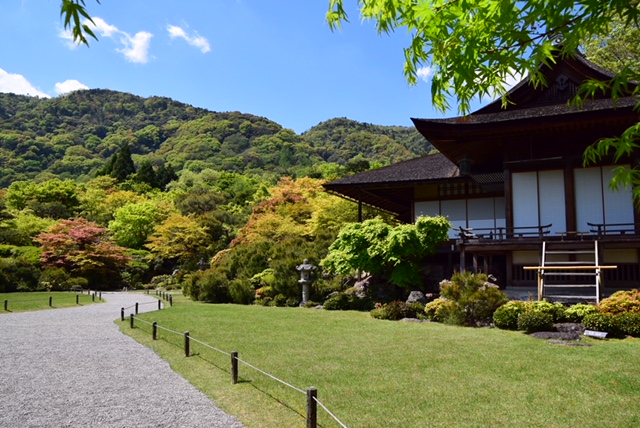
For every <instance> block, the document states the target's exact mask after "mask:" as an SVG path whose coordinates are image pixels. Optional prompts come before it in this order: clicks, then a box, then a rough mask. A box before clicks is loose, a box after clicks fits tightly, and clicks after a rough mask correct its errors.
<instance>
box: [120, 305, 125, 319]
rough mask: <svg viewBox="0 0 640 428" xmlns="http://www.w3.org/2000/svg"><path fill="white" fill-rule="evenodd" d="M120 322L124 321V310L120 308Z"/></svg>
mask: <svg viewBox="0 0 640 428" xmlns="http://www.w3.org/2000/svg"><path fill="white" fill-rule="evenodd" d="M120 321H124V308H120Z"/></svg>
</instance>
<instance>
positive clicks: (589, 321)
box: [582, 312, 640, 338]
mask: <svg viewBox="0 0 640 428" xmlns="http://www.w3.org/2000/svg"><path fill="white" fill-rule="evenodd" d="M582 323H583V325H584V327H585V328H586V329H588V330H596V331H605V332H607V333H609V337H617V338H621V337H624V336H626V335H629V336H634V337H640V313H637V312H624V313H619V314H607V313H593V314H588V315H585V317H584V319H583V320H582Z"/></svg>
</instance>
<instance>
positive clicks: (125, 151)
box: [110, 144, 136, 181]
mask: <svg viewBox="0 0 640 428" xmlns="http://www.w3.org/2000/svg"><path fill="white" fill-rule="evenodd" d="M115 157H116V158H115V160H114V161H113V169H112V170H111V173H110V175H111V177H113V178H115V179H116V180H118V181H124V180H126V179H127V177H129V176H130V175H131V174H135V173H136V167H135V165H134V164H133V159H131V150H129V145H128V144H125V145H124V146H122V148H120V150H119V151H118V153H116V155H115Z"/></svg>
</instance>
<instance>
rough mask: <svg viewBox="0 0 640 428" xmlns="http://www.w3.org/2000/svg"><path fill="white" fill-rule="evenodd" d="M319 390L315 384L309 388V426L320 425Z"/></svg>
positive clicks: (315, 426) (308, 427)
mask: <svg viewBox="0 0 640 428" xmlns="http://www.w3.org/2000/svg"><path fill="white" fill-rule="evenodd" d="M317 397H318V390H317V389H316V388H314V387H313V386H312V387H310V388H307V428H317V426H318V403H317V402H316V398H317Z"/></svg>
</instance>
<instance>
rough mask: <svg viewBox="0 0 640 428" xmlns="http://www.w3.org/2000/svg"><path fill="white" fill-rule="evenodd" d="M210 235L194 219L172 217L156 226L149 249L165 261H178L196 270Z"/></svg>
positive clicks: (150, 238) (177, 215)
mask: <svg viewBox="0 0 640 428" xmlns="http://www.w3.org/2000/svg"><path fill="white" fill-rule="evenodd" d="M207 241H208V234H207V232H206V231H205V230H204V228H203V227H202V226H200V225H199V224H198V222H197V221H196V220H194V219H193V218H192V217H186V216H183V215H180V214H172V215H170V216H169V217H168V218H167V219H166V220H165V221H164V222H162V224H159V225H158V226H156V228H155V231H154V233H153V234H152V235H151V236H150V237H149V242H148V243H147V248H149V250H150V251H151V252H153V253H155V254H157V255H158V256H160V257H161V258H163V259H178V260H179V261H180V262H181V264H182V265H183V266H184V265H185V264H186V265H191V267H193V268H196V267H197V262H198V260H199V257H200V255H201V254H202V253H203V251H204V249H205V248H206V247H207V244H208V242H207Z"/></svg>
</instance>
